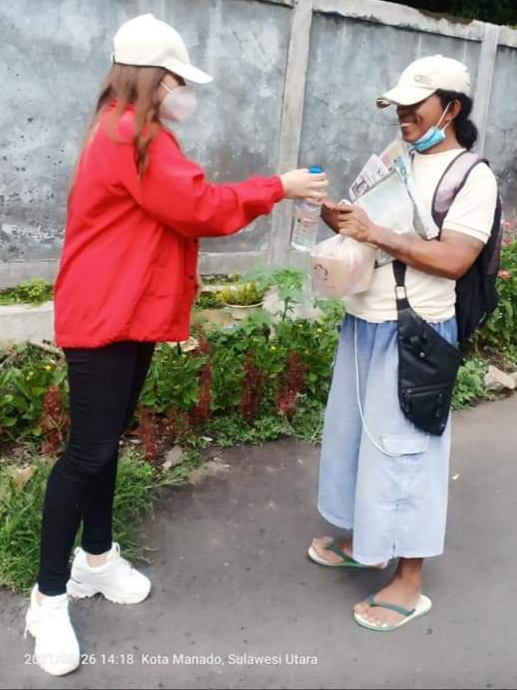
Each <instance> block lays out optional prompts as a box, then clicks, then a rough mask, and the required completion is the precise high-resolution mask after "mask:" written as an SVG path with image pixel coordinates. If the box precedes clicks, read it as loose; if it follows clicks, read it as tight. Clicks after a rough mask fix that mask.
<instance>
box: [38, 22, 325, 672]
mask: <svg viewBox="0 0 517 690" xmlns="http://www.w3.org/2000/svg"><path fill="white" fill-rule="evenodd" d="M114 44H115V45H114V47H115V51H114V55H113V61H114V64H113V66H112V68H111V70H110V72H109V74H108V76H107V79H106V81H105V83H104V85H103V87H102V89H101V93H100V96H99V99H98V103H97V109H96V114H95V117H94V120H93V123H92V125H91V127H90V129H89V132H88V137H87V141H86V143H85V146H84V148H83V151H82V152H81V156H80V159H79V163H78V166H77V170H76V175H75V179H74V182H73V186H72V189H71V193H70V197H69V204H68V217H67V226H66V234H65V242H64V248H63V255H62V258H61V266H60V272H59V276H58V279H57V283H56V291H55V305H56V341H57V343H58V345H60V346H61V347H63V348H64V351H65V356H66V360H67V365H68V378H69V382H70V411H71V429H70V438H69V442H68V445H67V447H66V450H65V452H64V454H63V457H62V458H60V459H59V460H58V462H57V463H56V464H55V466H54V467H53V469H52V472H51V474H50V477H49V481H48V486H47V491H46V497H45V505H44V510H43V525H42V538H41V559H40V571H39V577H38V584H37V585H35V587H34V588H33V591H32V594H31V602H30V606H29V610H28V612H27V616H26V625H27V628H26V629H27V631H28V632H30V633H31V634H32V635H33V636H34V637H35V638H36V644H35V659H36V662H37V663H38V664H39V665H40V666H41V668H43V669H44V670H45V671H47V672H48V673H50V674H52V675H64V674H66V673H70V672H71V671H73V670H75V669H76V668H77V667H78V666H79V663H80V654H79V645H78V642H77V638H76V635H75V632H74V629H73V627H72V624H71V622H70V618H69V614H68V596H67V593H68V595H70V596H72V597H77V598H82V597H90V596H93V595H95V594H102V595H104V596H105V597H106V598H107V599H109V600H110V601H113V602H115V603H119V604H138V603H140V602H142V601H143V600H144V599H146V597H147V596H148V595H149V592H150V589H151V583H150V581H149V579H148V578H147V577H146V576H145V575H143V574H142V573H139V572H138V571H137V570H135V569H134V568H132V567H131V566H130V564H129V563H128V562H127V561H126V560H124V559H123V558H122V556H121V554H120V549H119V546H118V544H116V543H113V541H112V513H113V497H114V493H115V483H116V473H117V458H118V448H119V442H120V437H121V435H122V433H123V431H124V429H125V428H126V426H127V424H128V423H129V422H130V421H131V419H132V417H133V413H134V411H135V407H136V405H137V402H138V398H139V395H140V391H141V389H142V386H143V383H144V379H145V377H146V373H147V370H148V368H149V364H150V361H151V358H152V355H153V349H154V346H155V343H157V342H161V341H166V342H169V341H183V340H185V339H186V338H187V337H188V335H189V321H190V312H191V308H192V303H193V301H194V299H195V295H196V291H197V290H198V289H199V280H196V275H197V258H198V249H199V247H198V245H199V239H200V238H202V237H217V236H223V235H231V234H233V233H235V232H237V231H238V230H240V229H242V228H244V227H245V226H247V225H248V224H249V223H251V222H252V221H253V220H254V219H255V218H257V217H258V216H260V215H262V214H268V213H270V212H271V210H272V209H273V207H274V206H275V204H277V203H279V202H281V201H282V200H283V199H284V198H286V197H288V198H292V199H295V198H300V199H305V198H309V199H311V198H312V199H313V200H315V201H316V202H318V201H321V200H322V199H323V197H324V195H325V190H326V187H327V180H326V176H325V175H324V174H321V175H315V174H311V173H309V171H308V170H295V171H292V172H289V173H286V174H284V175H282V176H280V177H279V176H272V177H254V178H251V179H248V180H245V181H243V182H240V183H235V184H225V185H215V184H212V183H210V182H209V181H208V180H207V179H206V178H205V175H204V173H203V170H202V169H201V168H200V167H199V165H197V164H196V163H194V162H192V161H190V160H189V159H188V158H186V156H185V155H184V154H183V153H182V151H181V149H180V147H179V144H178V142H177V139H176V137H175V136H174V134H173V133H172V132H171V131H170V127H171V126H174V124H175V123H177V122H181V121H183V120H185V119H186V118H187V117H189V116H190V115H191V114H192V113H193V111H194V109H195V106H196V98H195V91H194V89H193V87H192V86H191V85H190V84H191V83H195V84H206V83H208V82H209V81H211V77H209V76H208V75H207V74H205V72H203V71H201V70H200V69H198V68H197V67H194V66H193V65H192V64H191V63H190V59H189V55H188V51H187V48H186V46H185V44H184V42H183V40H182V39H181V37H180V36H179V34H178V33H177V32H176V31H175V30H174V29H173V28H172V27H171V26H169V25H168V24H165V23H164V22H161V21H159V20H157V19H155V18H154V17H153V16H152V15H150V14H146V15H143V16H141V17H137V18H136V19H132V20H131V21H129V22H127V23H126V24H124V25H123V26H122V27H121V28H120V30H119V31H118V32H117V34H116V36H115V40H114ZM186 82H189V84H188V85H187V83H186ZM81 521H82V523H83V533H82V544H81V547H78V548H77V549H76V553H75V558H74V562H73V566H72V569H71V573H70V571H69V566H68V563H69V558H70V554H71V550H72V546H73V543H74V540H75V537H76V534H77V532H78V529H79V525H80V523H81ZM70 575H71V576H70Z"/></svg>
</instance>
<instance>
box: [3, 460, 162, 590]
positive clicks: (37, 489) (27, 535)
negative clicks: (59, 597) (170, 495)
mask: <svg viewBox="0 0 517 690" xmlns="http://www.w3.org/2000/svg"><path fill="white" fill-rule="evenodd" d="M34 467H35V473H34V476H33V477H32V478H31V479H30V480H29V481H28V482H27V483H26V484H25V485H24V486H19V485H17V483H16V482H15V480H14V478H13V474H12V472H11V471H10V469H9V468H6V467H5V466H4V467H3V468H2V470H1V475H0V586H4V587H8V588H10V589H12V590H15V591H21V592H27V591H28V590H29V589H30V588H31V587H32V585H34V582H35V580H36V577H37V568H38V563H39V547H40V531H41V516H42V508H43V500H44V496H45V488H46V485H47V479H48V476H49V474H50V470H51V465H49V464H48V463H46V462H44V461H42V460H37V461H36V462H35V463H34ZM167 483H168V482H167ZM159 485H160V482H157V481H156V469H155V468H154V467H153V466H152V465H150V464H149V463H147V462H145V461H144V460H142V459H141V458H140V457H139V456H138V455H137V454H136V453H135V452H134V451H129V452H127V453H126V454H125V455H124V457H123V458H122V459H121V462H120V467H119V474H118V480H117V492H116V496H115V509H114V523H113V526H114V539H115V541H118V542H119V543H120V545H121V547H122V549H123V551H124V556H125V557H127V558H128V559H129V560H133V561H135V560H136V561H138V560H143V559H144V556H145V548H143V547H142V546H141V545H140V544H139V540H138V530H137V529H136V527H137V525H138V523H139V522H140V521H141V519H142V518H143V517H144V516H146V515H150V514H152V512H153V506H154V500H153V494H154V491H155V489H156V488H157V486H159Z"/></svg>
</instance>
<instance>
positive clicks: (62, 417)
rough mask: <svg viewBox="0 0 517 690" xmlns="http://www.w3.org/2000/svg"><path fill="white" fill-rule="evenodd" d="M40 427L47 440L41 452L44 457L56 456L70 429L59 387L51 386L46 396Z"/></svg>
mask: <svg viewBox="0 0 517 690" xmlns="http://www.w3.org/2000/svg"><path fill="white" fill-rule="evenodd" d="M40 425H41V431H42V434H43V437H44V439H45V440H44V442H43V444H42V447H41V451H42V453H43V455H50V456H54V455H56V454H57V453H59V452H60V451H61V449H62V448H63V445H64V443H65V438H66V436H67V434H68V428H69V420H68V415H67V414H66V412H65V406H64V403H63V395H62V394H61V391H60V390H59V388H58V387H57V386H50V388H49V389H48V391H47V393H46V395H45V400H44V401H43V413H42V415H41V421H40Z"/></svg>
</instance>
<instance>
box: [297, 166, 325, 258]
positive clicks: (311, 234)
mask: <svg viewBox="0 0 517 690" xmlns="http://www.w3.org/2000/svg"><path fill="white" fill-rule="evenodd" d="M309 172H311V173H313V174H314V175H318V174H320V173H322V172H323V169H322V168H319V167H318V166H316V165H314V166H312V168H310V170H309ZM320 216H321V203H319V202H317V201H316V202H310V201H305V200H303V201H297V202H296V203H295V225H294V230H293V236H292V239H291V246H292V247H293V249H298V251H301V252H310V251H311V249H312V248H313V247H314V246H315V244H316V240H317V238H318V228H319V224H320Z"/></svg>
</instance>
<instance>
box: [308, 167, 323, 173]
mask: <svg viewBox="0 0 517 690" xmlns="http://www.w3.org/2000/svg"><path fill="white" fill-rule="evenodd" d="M309 172H310V173H312V174H313V175H319V174H320V173H322V172H323V168H320V166H319V165H313V166H311V167H310V168H309Z"/></svg>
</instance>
